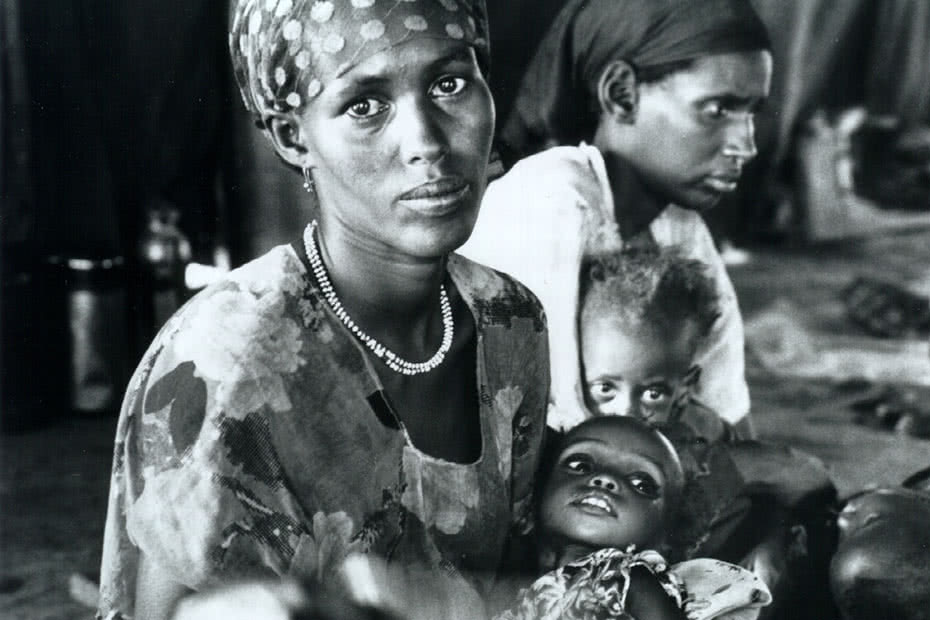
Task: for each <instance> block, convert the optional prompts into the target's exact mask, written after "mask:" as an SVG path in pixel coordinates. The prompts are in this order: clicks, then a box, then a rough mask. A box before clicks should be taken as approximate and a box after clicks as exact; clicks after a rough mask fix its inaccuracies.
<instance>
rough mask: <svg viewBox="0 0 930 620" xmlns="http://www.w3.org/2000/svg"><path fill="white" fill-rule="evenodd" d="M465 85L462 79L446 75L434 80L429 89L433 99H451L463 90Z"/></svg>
mask: <svg viewBox="0 0 930 620" xmlns="http://www.w3.org/2000/svg"><path fill="white" fill-rule="evenodd" d="M466 84H467V82H466V81H465V79H464V78H460V77H453V76H451V75H447V76H445V77H441V78H439V79H438V80H436V82H435V83H434V84H433V86H432V88H430V94H431V95H432V96H434V97H451V96H452V95H457V94H459V93H460V92H462V91H463V90H465V86H466Z"/></svg>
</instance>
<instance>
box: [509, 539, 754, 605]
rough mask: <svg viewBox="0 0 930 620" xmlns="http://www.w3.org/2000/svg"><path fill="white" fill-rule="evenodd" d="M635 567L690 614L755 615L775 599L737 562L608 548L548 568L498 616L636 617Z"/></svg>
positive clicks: (630, 548) (631, 548) (650, 551)
mask: <svg viewBox="0 0 930 620" xmlns="http://www.w3.org/2000/svg"><path fill="white" fill-rule="evenodd" d="M636 567H643V568H645V569H646V570H648V571H649V572H650V573H652V574H653V575H654V576H655V578H656V580H657V581H658V583H659V585H660V586H661V587H662V589H663V590H664V591H665V593H666V594H668V596H669V597H671V598H672V599H673V600H674V601H675V603H676V605H678V607H679V608H680V609H681V610H682V611H684V613H685V616H686V617H687V618H688V620H711V619H713V618H721V619H724V618H725V619H728V620H754V619H755V618H757V617H758V615H759V610H760V609H761V608H762V607H764V606H765V605H768V604H769V603H770V602H771V600H772V595H771V594H770V593H769V590H768V588H767V587H766V585H765V584H764V583H763V582H762V580H760V579H759V578H758V577H757V576H756V575H754V574H753V573H751V572H750V571H748V570H746V569H744V568H741V567H739V566H736V565H734V564H729V563H727V562H721V561H719V560H712V559H708V558H700V559H695V560H689V561H686V562H681V563H679V564H674V565H671V566H669V564H668V563H667V562H666V561H665V558H663V557H662V555H661V554H660V553H658V552H657V551H652V550H646V551H640V552H636V551H635V550H634V549H633V547H629V548H627V550H625V551H624V550H620V549H611V548H608V549H600V550H598V551H595V552H594V553H592V554H590V555H587V556H585V557H583V558H581V559H580V560H577V561H575V562H571V563H569V564H566V565H565V566H563V567H561V568H558V569H556V570H553V571H550V572H548V573H546V574H545V575H543V576H542V577H540V578H539V579H537V580H536V581H535V582H533V584H532V585H531V586H530V587H529V588H527V589H525V590H523V591H522V592H521V593H520V595H519V598H518V601H517V603H516V604H515V605H514V606H513V607H512V608H511V609H510V610H508V611H506V612H504V613H502V614H501V615H499V616H497V618H496V619H495V620H576V619H577V620H612V619H617V620H633V616H632V615H630V613H629V612H628V611H627V598H628V595H629V588H630V573H631V571H632V570H633V569H634V568H636Z"/></svg>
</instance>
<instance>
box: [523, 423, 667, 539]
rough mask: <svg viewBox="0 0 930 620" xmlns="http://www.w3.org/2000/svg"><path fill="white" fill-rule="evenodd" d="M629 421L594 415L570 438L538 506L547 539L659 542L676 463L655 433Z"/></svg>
mask: <svg viewBox="0 0 930 620" xmlns="http://www.w3.org/2000/svg"><path fill="white" fill-rule="evenodd" d="M633 422H634V420H629V419H624V418H616V417H614V418H595V419H593V420H590V421H589V422H586V423H585V424H584V425H583V426H581V427H578V428H577V429H575V430H573V431H572V432H571V433H570V434H569V435H568V437H567V439H566V441H565V444H564V446H563V448H562V449H561V451H560V452H559V455H558V459H557V460H556V463H555V467H554V469H553V471H552V472H551V473H550V475H549V479H548V481H547V483H546V485H545V488H544V489H543V494H542V498H541V501H540V507H539V525H540V531H541V532H542V535H543V536H544V537H545V538H546V539H547V540H548V541H550V542H553V541H561V542H562V543H572V544H579V545H585V546H590V547H593V548H600V547H620V548H623V547H626V546H627V545H630V544H635V545H636V546H637V547H639V548H651V547H655V546H656V545H658V544H660V543H661V542H662V540H663V539H664V532H665V528H666V518H665V517H666V514H667V509H668V508H669V504H670V501H671V499H670V498H671V497H672V496H674V495H675V494H676V491H675V489H676V488H677V489H678V490H680V484H681V478H680V476H679V475H677V474H676V472H680V465H679V464H678V461H677V458H676V457H675V455H674V454H673V453H672V452H671V451H670V450H671V449H670V448H669V447H668V446H666V445H665V444H663V443H662V442H661V441H660V440H659V438H658V437H657V436H656V435H655V433H654V432H652V431H651V430H649V429H648V428H646V427H645V426H644V425H642V424H641V423H637V424H638V426H633V425H632V423H633Z"/></svg>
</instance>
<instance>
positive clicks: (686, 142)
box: [623, 51, 772, 210]
mask: <svg viewBox="0 0 930 620" xmlns="http://www.w3.org/2000/svg"><path fill="white" fill-rule="evenodd" d="M771 75H772V57H771V55H770V54H769V53H768V52H765V51H756V52H740V53H730V54H719V55H713V56H706V57H703V58H699V59H697V60H696V61H695V63H694V64H693V66H692V67H691V68H689V69H686V70H683V71H678V72H676V73H673V74H671V75H669V76H668V77H666V78H664V79H663V80H660V81H659V82H655V83H651V84H643V85H640V87H639V105H638V109H637V112H636V118H635V121H634V123H633V125H632V126H631V127H630V132H629V133H630V134H631V135H630V138H631V141H630V143H629V145H628V150H627V152H625V153H623V155H624V157H625V158H626V159H627V160H628V161H630V162H631V163H632V164H633V165H634V166H636V168H637V170H638V171H639V172H640V174H641V175H642V177H643V179H644V181H645V182H646V184H647V186H649V187H651V188H652V189H653V191H656V192H657V193H658V194H660V195H661V196H662V198H663V199H665V200H667V201H669V202H672V203H674V204H678V205H680V206H683V207H687V208H691V209H697V210H703V209H708V208H710V207H712V206H714V205H715V204H716V203H717V202H718V201H719V200H720V198H721V196H723V195H724V194H726V193H729V192H732V191H733V190H735V189H736V184H737V181H738V180H739V177H740V174H741V173H742V169H743V166H744V165H745V164H746V162H748V161H749V160H751V159H752V158H753V157H755V155H756V144H755V140H754V133H755V127H754V124H753V113H754V111H755V110H756V108H757V107H758V106H759V104H760V103H761V102H762V101H763V100H764V99H765V98H766V97H767V96H768V93H769V86H770V82H771Z"/></svg>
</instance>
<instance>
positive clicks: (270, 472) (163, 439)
mask: <svg viewBox="0 0 930 620" xmlns="http://www.w3.org/2000/svg"><path fill="white" fill-rule="evenodd" d="M483 5H484V3H483V2H482V1H481V0H405V1H402V2H398V1H394V0H390V1H388V0H315V1H299V0H298V1H292V0H239V1H238V2H237V3H235V4H234V7H233V20H232V26H231V31H230V50H231V54H232V60H233V65H234V68H235V73H236V77H237V80H238V83H239V86H240V89H241V92H242V96H243V100H244V101H245V104H246V106H247V108H248V109H249V110H250V111H251V112H252V114H253V115H254V117H255V119H256V122H257V124H258V125H259V127H260V128H261V129H262V131H263V132H264V133H265V135H266V136H267V137H268V138H269V139H270V140H271V142H272V144H273V145H274V148H275V150H276V152H277V153H278V155H279V156H280V157H281V158H282V159H283V160H284V161H285V162H286V163H287V164H289V165H290V166H292V167H294V168H296V169H298V170H302V172H303V175H304V179H305V184H306V187H307V188H308V189H309V190H311V191H313V192H315V193H316V198H317V203H318V219H316V220H314V221H312V222H311V223H310V224H309V225H308V226H307V228H306V230H305V231H304V233H303V236H302V237H301V239H300V241H299V242H297V243H295V244H293V245H292V246H281V247H278V248H276V249H274V250H272V251H271V252H269V253H268V254H266V255H265V256H263V257H261V258H259V259H257V260H255V261H253V262H251V263H249V264H247V265H245V266H243V267H241V268H239V269H237V270H235V271H233V272H232V273H231V274H230V275H229V277H228V278H226V279H225V280H224V281H223V282H221V283H219V284H216V285H213V286H211V287H210V288H208V289H206V290H205V291H204V292H202V293H201V294H199V295H198V296H197V297H195V298H194V299H193V300H192V301H191V302H190V303H188V304H187V305H186V306H185V307H184V308H182V310H181V311H179V313H178V314H177V315H175V316H174V317H173V318H172V319H171V320H170V321H169V322H168V324H167V325H166V326H165V327H164V328H163V330H162V331H161V333H160V334H159V335H158V337H157V338H156V340H155V342H154V343H153V344H152V346H151V347H150V348H149V350H148V352H147V353H146V355H145V358H144V359H143V361H142V363H141V365H140V366H139V368H138V370H137V371H136V374H135V376H134V378H133V380H132V382H131V384H130V387H129V390H128V392H127V395H126V399H125V403H124V406H123V410H122V412H121V416H120V422H119V428H118V431H117V438H116V448H115V458H114V465H113V478H112V483H111V491H110V502H109V510H108V516H107V526H106V533H105V543H104V552H103V565H102V576H101V583H102V585H101V602H100V615H101V616H102V617H105V618H113V617H119V616H121V615H122V616H131V617H134V618H164V617H166V616H167V615H168V614H169V613H170V610H171V609H172V607H173V606H174V604H175V602H176V601H177V600H178V599H180V598H181V597H182V596H184V595H185V594H186V593H187V592H189V591H191V590H198V589H201V588H203V587H205V586H207V585H211V584H221V583H229V582H230V581H233V580H236V579H239V578H243V577H250V578H251V577H256V578H258V577H263V576H275V575H284V574H288V575H291V576H294V577H296V578H299V579H309V580H319V581H324V582H325V581H327V580H331V578H332V577H333V575H334V573H335V571H336V570H337V568H338V567H339V566H340V564H341V560H342V559H343V558H344V557H345V556H346V555H347V554H349V553H352V552H362V553H370V554H377V555H379V556H383V557H385V558H387V559H388V560H390V561H391V562H395V563H398V564H400V565H403V566H418V567H421V569H426V570H430V569H433V570H436V569H441V570H442V572H443V573H444V574H447V575H455V576H457V577H458V578H460V579H462V580H465V581H467V582H469V584H470V585H471V586H473V587H474V588H476V589H477V590H478V591H479V592H483V590H484V589H485V588H486V587H487V586H488V585H489V582H490V581H491V580H492V578H493V576H494V572H495V570H496V569H498V567H499V566H500V564H501V561H502V557H503V555H504V552H503V549H504V545H505V542H506V540H507V538H508V535H510V534H511V533H513V532H517V531H519V530H521V529H522V528H524V526H525V523H526V519H525V515H526V511H527V508H528V506H529V500H530V497H529V496H530V488H531V482H532V480H531V479H532V473H533V470H534V468H535V466H536V461H537V453H538V448H539V444H540V442H541V436H542V431H543V429H544V426H545V423H544V415H545V401H546V391H547V386H548V376H547V361H546V360H547V351H546V332H545V325H544V319H543V315H542V313H541V311H540V307H539V305H538V302H536V300H535V298H534V297H533V296H532V294H531V293H529V292H528V291H526V290H525V289H524V288H523V287H521V286H520V285H519V284H517V283H516V282H515V281H513V280H511V279H509V278H507V277H505V276H501V275H499V274H497V273H495V272H493V271H491V270H489V269H487V268H484V267H481V266H479V265H476V264H474V263H471V262H469V261H468V260H465V259H463V258H461V257H458V256H455V255H452V254H451V252H452V251H453V250H455V248H457V247H458V246H459V245H461V244H462V243H463V242H464V241H465V239H467V237H468V235H469V234H470V232H471V229H472V226H473V224H474V221H475V218H476V215H477V208H478V204H479V201H480V199H481V196H482V193H483V191H484V186H485V180H484V179H485V174H486V164H487V161H488V154H489V150H490V143H491V132H492V126H493V122H494V110H493V104H492V102H491V98H490V95H489V92H488V89H487V86H486V83H485V73H486V70H487V59H488V49H487V44H486V33H485V24H486V21H485V15H484V6H483Z"/></svg>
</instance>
